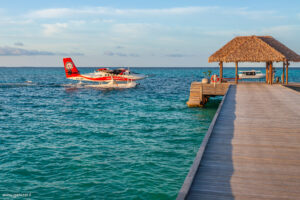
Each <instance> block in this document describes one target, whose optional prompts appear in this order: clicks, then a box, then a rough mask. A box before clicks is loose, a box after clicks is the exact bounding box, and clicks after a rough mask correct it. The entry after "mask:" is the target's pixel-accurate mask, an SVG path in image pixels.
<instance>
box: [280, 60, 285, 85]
mask: <svg viewBox="0 0 300 200" xmlns="http://www.w3.org/2000/svg"><path fill="white" fill-rule="evenodd" d="M284 73H285V62H283V63H282V77H281V79H282V80H281V83H282V84H284Z"/></svg>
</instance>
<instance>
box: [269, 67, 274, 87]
mask: <svg viewBox="0 0 300 200" xmlns="http://www.w3.org/2000/svg"><path fill="white" fill-rule="evenodd" d="M269 84H271V85H272V84H273V63H272V62H270V67H269Z"/></svg>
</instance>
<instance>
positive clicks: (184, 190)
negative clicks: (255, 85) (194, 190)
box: [176, 85, 231, 200]
mask: <svg viewBox="0 0 300 200" xmlns="http://www.w3.org/2000/svg"><path fill="white" fill-rule="evenodd" d="M230 87H231V85H229V86H228V89H227V91H226V93H225V95H224V97H223V99H222V101H221V103H220V104H219V107H218V109H217V112H216V114H215V116H214V118H213V120H212V122H211V123H210V125H209V128H208V130H207V132H206V134H205V137H204V138H203V140H202V143H201V146H200V148H199V150H198V152H197V155H196V158H195V159H194V162H193V164H192V166H191V168H190V171H189V173H188V175H187V176H186V178H185V180H184V182H183V185H182V187H181V189H180V190H179V192H178V195H177V198H176V200H185V199H186V197H187V196H188V194H189V191H190V188H191V185H192V183H193V181H194V178H195V175H196V173H197V171H198V168H199V165H200V162H201V159H202V156H203V153H204V150H205V148H206V145H207V143H208V140H209V138H210V135H211V133H212V131H213V129H214V126H215V123H216V121H217V118H218V116H219V113H220V111H221V109H222V106H223V103H224V101H225V99H226V97H227V94H228V91H229V89H230Z"/></svg>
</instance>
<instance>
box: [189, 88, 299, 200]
mask: <svg viewBox="0 0 300 200" xmlns="http://www.w3.org/2000/svg"><path fill="white" fill-rule="evenodd" d="M204 91H205V90H204ZM299 102H300V93H297V92H293V91H290V90H289V89H287V88H285V87H281V86H279V85H268V84H239V85H233V86H232V87H231V88H230V89H229V90H228V92H227V96H226V98H225V99H223V105H222V109H221V111H220V112H219V114H218V118H217V119H216V120H215V125H214V127H213V130H212V132H211V136H210V139H209V141H208V142H207V145H206V147H205V151H204V153H203V156H202V158H201V160H200V164H199V167H198V170H197V173H196V174H195V177H194V179H193V183H192V184H191V187H190V189H189V193H188V196H187V198H186V199H298V198H299V197H300V190H299V188H300V106H299Z"/></svg>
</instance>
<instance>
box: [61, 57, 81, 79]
mask: <svg viewBox="0 0 300 200" xmlns="http://www.w3.org/2000/svg"><path fill="white" fill-rule="evenodd" d="M63 61H64V67H65V72H66V76H67V78H71V77H76V76H78V75H79V74H80V73H79V71H78V69H77V68H76V66H75V64H74V62H73V60H72V59H71V58H64V59H63Z"/></svg>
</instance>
